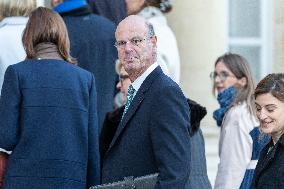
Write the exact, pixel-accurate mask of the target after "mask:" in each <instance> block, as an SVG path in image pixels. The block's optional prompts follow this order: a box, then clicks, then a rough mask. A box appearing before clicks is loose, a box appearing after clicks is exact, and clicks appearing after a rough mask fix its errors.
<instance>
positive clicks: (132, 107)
mask: <svg viewBox="0 0 284 189" xmlns="http://www.w3.org/2000/svg"><path fill="white" fill-rule="evenodd" d="M162 73H163V71H162V70H161V68H160V66H158V67H157V68H155V69H154V70H153V71H152V72H151V73H150V74H149V75H148V76H147V78H146V79H145V80H144V82H143V83H142V85H141V87H140V88H139V89H138V91H137V94H136V95H135V97H134V99H133V101H132V103H131V105H130V106H129V109H128V111H127V112H126V114H125V116H124V117H123V119H122V120H121V122H120V123H119V126H118V128H117V130H116V132H115V135H114V137H113V139H112V142H111V144H110V146H109V149H108V151H109V150H110V149H111V148H112V147H113V145H114V144H115V142H116V140H117V138H118V137H119V136H120V135H121V134H122V132H123V130H124V128H125V127H126V126H127V123H128V122H129V121H130V119H131V118H132V117H133V116H134V115H135V112H136V111H137V109H138V108H139V106H140V104H141V103H142V101H143V100H144V98H145V93H146V92H147V91H148V90H149V88H150V86H151V84H152V83H153V81H154V80H155V78H157V77H158V75H160V74H162Z"/></svg>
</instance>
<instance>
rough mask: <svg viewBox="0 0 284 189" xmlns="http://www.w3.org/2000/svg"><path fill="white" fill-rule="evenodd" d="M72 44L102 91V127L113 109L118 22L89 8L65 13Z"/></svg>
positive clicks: (99, 106) (100, 109)
mask: <svg viewBox="0 0 284 189" xmlns="http://www.w3.org/2000/svg"><path fill="white" fill-rule="evenodd" d="M61 16H62V17H63V19H64V21H65V24H66V26H67V29H68V34H69V38H70V43H71V55H72V56H73V57H75V58H77V60H78V66H80V67H81V68H84V69H86V70H88V71H90V72H92V73H93V74H94V75H95V78H96V84H97V94H98V117H99V126H100V127H101V126H102V123H103V120H104V118H105V115H106V113H107V112H109V111H111V110H112V109H113V98H114V92H115V82H116V78H117V75H116V72H115V60H116V59H117V51H116V48H115V47H114V43H115V37H114V32H115V25H114V24H113V23H112V22H111V21H109V20H108V19H106V18H104V17H102V16H97V15H95V14H91V12H90V11H89V9H88V7H82V8H79V9H75V10H72V11H70V12H65V13H62V14H61Z"/></svg>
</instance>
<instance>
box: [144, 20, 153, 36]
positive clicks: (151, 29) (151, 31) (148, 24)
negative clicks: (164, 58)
mask: <svg viewBox="0 0 284 189" xmlns="http://www.w3.org/2000/svg"><path fill="white" fill-rule="evenodd" d="M145 24H146V27H147V28H148V36H147V37H148V38H151V37H153V36H155V35H156V34H155V31H154V27H153V25H152V24H151V23H150V22H147V21H146V22H145Z"/></svg>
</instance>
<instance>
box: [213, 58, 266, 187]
mask: <svg viewBox="0 0 284 189" xmlns="http://www.w3.org/2000/svg"><path fill="white" fill-rule="evenodd" d="M210 76H211V78H212V79H213V82H214V84H213V92H214V93H217V94H218V96H217V100H218V102H219V104H220V108H219V109H217V110H216V111H214V113H213V117H214V119H215V120H216V122H217V125H218V126H220V127H221V134H220V139H219V157H220V163H219V165H218V172H217V177H216V181H215V189H227V188H230V189H237V188H249V187H250V185H251V181H252V177H253V173H254V169H255V166H256V163H257V159H258V157H259V153H260V150H261V149H262V148H263V146H264V144H265V143H266V142H267V140H268V137H267V136H261V137H260V131H259V128H258V125H259V123H258V122H257V120H256V117H255V109H254V98H253V91H254V82H253V79H252V74H251V71H250V68H249V64H248V63H247V61H246V59H245V58H244V57H242V56H240V55H238V54H232V53H228V54H224V55H222V56H220V57H219V58H218V59H217V60H216V62H215V70H214V72H212V73H211V75H210Z"/></svg>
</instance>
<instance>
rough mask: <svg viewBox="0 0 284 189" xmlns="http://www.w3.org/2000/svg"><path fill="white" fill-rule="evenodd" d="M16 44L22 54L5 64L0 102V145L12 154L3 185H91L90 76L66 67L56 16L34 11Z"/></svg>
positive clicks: (94, 155)
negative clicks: (15, 61) (20, 42)
mask: <svg viewBox="0 0 284 189" xmlns="http://www.w3.org/2000/svg"><path fill="white" fill-rule="evenodd" d="M23 45H24V48H25V50H26V53H27V58H26V60H25V61H23V62H20V63H18V64H15V65H11V66H9V67H8V69H7V71H6V73H5V78H4V84H3V88H2V96H1V99H0V147H1V148H4V149H5V150H9V151H12V154H11V155H10V156H9V159H8V165H7V169H6V171H5V176H4V186H3V188H5V189H10V188H13V189H18V188H20V189H27V188H41V189H45V188H46V189H50V188H60V189H64V188H66V189H67V188H68V189H70V188H76V189H83V188H89V187H90V186H92V185H95V184H99V182H100V174H99V165H100V162H99V149H98V124H97V107H96V98H97V97H96V90H95V88H96V87H95V80H94V76H93V75H92V74H91V73H90V72H88V71H85V70H83V69H81V68H79V67H77V66H76V65H73V63H74V59H73V58H72V57H71V56H70V54H69V47H70V45H69V38H68V34H67V30H66V27H65V24H64V21H63V20H62V19H61V17H60V16H59V15H58V14H57V13H55V12H53V11H52V10H50V9H48V8H43V7H39V8H37V9H36V10H35V11H33V12H32V14H31V16H30V18H29V21H28V24H27V27H26V29H25V30H24V33H23Z"/></svg>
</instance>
